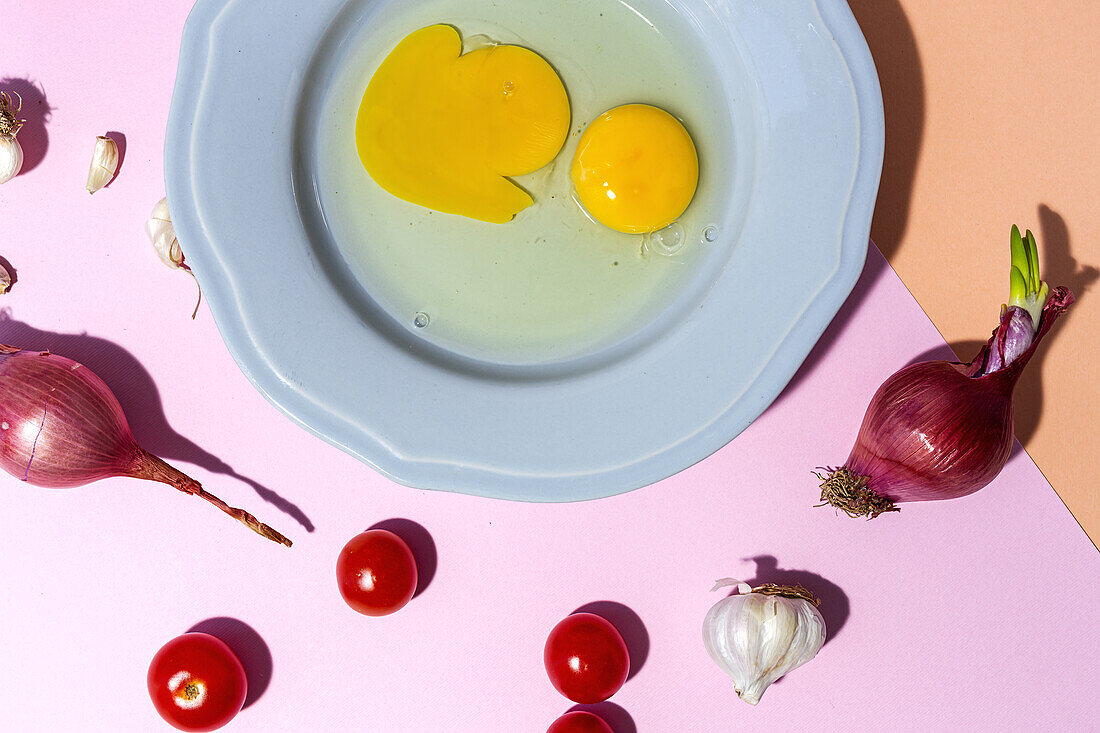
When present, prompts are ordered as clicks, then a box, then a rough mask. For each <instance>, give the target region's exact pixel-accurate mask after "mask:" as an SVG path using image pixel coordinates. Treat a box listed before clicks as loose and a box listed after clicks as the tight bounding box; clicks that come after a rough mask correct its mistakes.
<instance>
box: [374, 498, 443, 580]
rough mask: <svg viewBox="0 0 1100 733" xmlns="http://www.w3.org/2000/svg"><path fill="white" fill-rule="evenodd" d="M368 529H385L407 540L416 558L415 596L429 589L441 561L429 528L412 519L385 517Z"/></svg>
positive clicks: (406, 542)
mask: <svg viewBox="0 0 1100 733" xmlns="http://www.w3.org/2000/svg"><path fill="white" fill-rule="evenodd" d="M368 529H384V530H387V531H389V532H393V533H394V534H395V535H397V536H398V537H400V538H401V539H402V540H404V541H405V544H406V545H408V546H409V549H410V550H412V554H413V559H414V560H416V592H414V593H413V596H412V597H413V598H416V597H417V596H419V595H420V594H421V593H423V592H424V591H426V590H427V589H428V585H429V584H430V583H431V582H432V578H434V577H435V569H436V565H437V564H438V563H439V555H438V554H437V553H436V550H435V540H433V539H432V536H431V534H430V533H429V532H428V530H426V529H424V528H423V527H422V526H420V525H419V524H417V523H416V522H414V521H412V520H411V519H401V518H396V517H395V518H393V519H384V520H382V521H381V522H378V523H376V524H372V525H371V526H370V527H368Z"/></svg>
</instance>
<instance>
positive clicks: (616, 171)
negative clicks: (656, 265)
mask: <svg viewBox="0 0 1100 733" xmlns="http://www.w3.org/2000/svg"><path fill="white" fill-rule="evenodd" d="M570 175H571V177H572V179H573V186H574V187H575V188H576V190H577V196H578V198H579V199H580V202H581V205H582V206H584V208H585V210H586V211H588V213H589V214H591V215H592V216H593V217H594V218H595V219H596V220H597V221H599V222H600V223H601V224H604V225H605V226H608V227H611V228H612V229H615V230H617V231H620V232H626V233H628V234H643V233H645V232H651V231H654V230H656V229H660V228H661V227H663V226H667V225H668V224H671V223H672V222H674V221H676V218H677V217H678V216H680V214H682V213H684V210H685V209H687V207H688V204H690V203H691V199H692V197H693V196H694V195H695V188H696V186H697V185H698V183H699V158H698V156H697V155H696V152H695V144H694V143H693V142H692V141H691V135H689V134H688V131H687V130H685V129H684V126H683V125H682V124H680V121H679V120H677V119H676V118H675V117H673V116H672V115H670V114H669V113H668V112H665V111H664V110H663V109H660V108H658V107H653V106H651V105H648V104H627V105H623V106H622V107H615V108H614V109H611V110H608V111H607V112H604V113H603V114H602V115H600V116H599V117H597V118H596V119H595V120H594V121H593V122H592V124H591V125H589V126H588V129H587V130H585V131H584V135H582V136H581V139H580V143H579V144H578V146H577V154H576V155H575V156H574V158H573V167H572V169H571V171H570Z"/></svg>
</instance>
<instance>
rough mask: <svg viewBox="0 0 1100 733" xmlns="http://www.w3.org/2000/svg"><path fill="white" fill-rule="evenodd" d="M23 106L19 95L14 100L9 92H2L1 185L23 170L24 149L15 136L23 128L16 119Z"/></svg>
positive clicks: (0, 112)
mask: <svg viewBox="0 0 1100 733" xmlns="http://www.w3.org/2000/svg"><path fill="white" fill-rule="evenodd" d="M22 106H23V100H22V99H20V98H19V95H18V94H16V95H15V99H12V98H11V96H10V95H9V94H8V93H7V92H0V183H7V182H8V181H10V180H11V179H13V178H15V177H16V176H17V175H19V171H20V170H22V169H23V147H22V146H21V145H20V144H19V141H18V140H16V139H15V136H16V135H17V134H18V133H19V128H21V127H22V126H23V120H21V119H19V118H18V117H16V115H17V114H18V113H19V110H20V109H21V108H22Z"/></svg>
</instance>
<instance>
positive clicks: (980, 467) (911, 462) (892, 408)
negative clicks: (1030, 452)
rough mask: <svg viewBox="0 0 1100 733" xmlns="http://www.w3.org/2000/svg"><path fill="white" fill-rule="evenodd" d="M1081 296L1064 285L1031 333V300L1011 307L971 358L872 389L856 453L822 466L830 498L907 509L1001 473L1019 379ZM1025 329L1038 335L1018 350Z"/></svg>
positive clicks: (856, 512)
mask: <svg viewBox="0 0 1100 733" xmlns="http://www.w3.org/2000/svg"><path fill="white" fill-rule="evenodd" d="M1073 300H1074V298H1073V293H1071V292H1070V291H1069V290H1067V289H1066V288H1064V287H1059V288H1055V289H1054V291H1053V292H1052V293H1051V294H1050V298H1049V299H1048V300H1047V302H1046V304H1045V305H1044V306H1043V310H1042V315H1041V316H1040V318H1039V330H1038V332H1036V333H1035V335H1034V338H1033V339H1032V338H1031V337H1030V334H1027V335H1026V336H1025V335H1021V329H1020V324H1021V322H1022V320H1023V319H1021V318H1020V317H1019V315H1018V313H1017V311H1020V310H1021V309H1019V308H1007V309H1005V311H1004V312H1003V313H1002V316H1001V324H1000V326H999V327H998V328H997V330H996V331H994V332H993V336H992V338H990V339H989V342H988V343H986V345H985V346H984V347H982V350H981V351H980V352H979V353H978V355H977V356H975V357H974V359H973V360H972V361H971V362H970V363H969V364H960V363H954V362H947V361H928V362H920V363H918V364H911V365H909V366H907V367H905V368H903V369H901V370H900V371H898V372H896V373H895V374H894V375H893V376H891V377H889V378H888V379H887V380H886V381H885V382H883V384H882V386H881V387H879V388H878V391H877V392H875V395H874V397H872V398H871V404H870V405H869V406H868V408H867V413H866V414H865V415H864V417H863V424H862V425H861V426H860V428H859V435H858V436H857V437H856V443H855V446H854V447H853V448H852V452H851V454H850V455H849V456H848V460H847V462H845V464H844V465H843V466H842V467H840V468H830V469H828V471H827V473H826V474H825V475H822V474H820V473H819V474H818V478H820V479H821V500H822V501H823V502H825V503H827V504H831V505H832V506H834V507H836V508H838V509H840V510H842V511H844V512H846V513H847V514H848V515H850V516H853V517H860V516H867V517H877V516H878V515H879V514H881V513H883V512H889V511H897V507H896V506H895V502H905V501H928V500H932V499H954V498H957V497H960V496H966V495H967V494H972V493H974V492H975V491H977V490H978V489H980V488H982V487H983V486H985V485H986V484H988V483H989V482H990V481H992V480H993V479H994V478H995V477H996V476H997V474H999V473H1000V472H1001V469H1002V468H1004V465H1005V463H1006V462H1007V461H1008V456H1009V453H1010V451H1011V449H1012V392H1013V389H1014V388H1015V386H1016V381H1017V380H1018V379H1019V377H1020V374H1021V373H1022V372H1023V370H1024V367H1025V366H1027V362H1028V361H1029V360H1030V359H1031V357H1032V355H1033V354H1034V353H1035V349H1036V347H1037V346H1038V345H1039V342H1040V341H1041V340H1042V338H1043V336H1044V335H1045V334H1046V333H1047V331H1049V330H1050V328H1051V326H1053V325H1054V321H1055V320H1057V318H1058V316H1060V315H1061V314H1062V313H1064V312H1065V311H1066V309H1067V308H1068V307H1069V306H1070V305H1071V304H1072V303H1073ZM1023 315H1024V316H1026V318H1027V320H1026V325H1027V327H1028V329H1030V328H1031V317H1030V315H1028V314H1027V313H1026V312H1024V313H1023ZM1021 339H1030V341H1029V342H1028V345H1027V346H1026V348H1024V349H1023V350H1022V351H1021V352H1020V353H1018V354H1015V352H1017V351H1019V349H1018V346H1019V343H1020V340H1021Z"/></svg>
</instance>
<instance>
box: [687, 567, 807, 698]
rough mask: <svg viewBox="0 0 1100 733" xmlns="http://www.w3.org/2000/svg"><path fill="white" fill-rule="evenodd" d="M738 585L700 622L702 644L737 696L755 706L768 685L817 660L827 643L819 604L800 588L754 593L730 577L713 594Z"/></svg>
mask: <svg viewBox="0 0 1100 733" xmlns="http://www.w3.org/2000/svg"><path fill="white" fill-rule="evenodd" d="M728 586H736V587H737V594H736V595H732V596H729V597H727V598H723V599H722V600H720V601H718V602H717V603H715V604H714V605H713V606H712V607H711V609H710V610H709V611H707V616H706V618H705V619H704V620H703V645H704V646H706V648H707V653H709V654H710V658H711V659H713V660H714V662H715V663H716V664H717V665H718V666H719V667H721V668H722V670H723V671H724V672H725V673H726V674H727V675H729V677H730V679H731V680H733V689H734V690H736V692H737V695H738V696H739V697H740V698H741V699H742V700H744V701H745V702H747V703H749V704H750V705H755V704H757V703H758V702H760V696H761V695H763V694H764V690H766V689H768V686H769V685H771V683H773V682H775V681H776V680H777V679H779V678H780V677H782V676H783V675H785V674H787V673H788V672H790V671H791V670H792V669H795V668H796V667H801V666H802V665H803V664H805V663H806V662H808V661H810V660H811V659H813V658H814V657H815V656H817V652H818V651H819V650H820V649H821V646H822V644H824V643H825V619H823V618H822V617H821V613H820V612H819V611H818V610H817V605H818V603H819V602H820V601H818V599H817V598H815V597H814V596H813V594H812V593H810V592H809V591H808V590H806V589H805V588H803V587H802V586H800V585H799V586H789V585H773V584H771V583H765V584H764V585H761V586H759V587H757V588H752V587H751V586H749V584H748V583H743V582H741V581H739V580H734V579H732V578H724V579H722V580H719V581H718V582H717V583H716V584H715V586H714V587H713V588H711V591H715V590H718V589H719V588H725V587H728Z"/></svg>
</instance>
